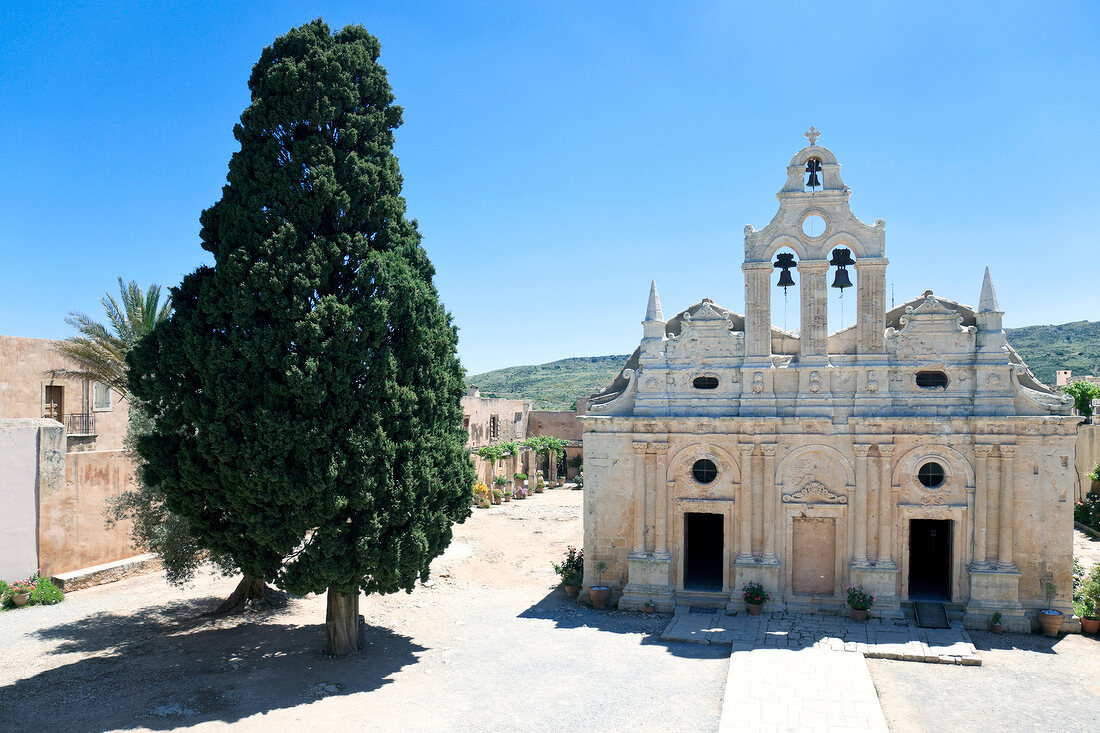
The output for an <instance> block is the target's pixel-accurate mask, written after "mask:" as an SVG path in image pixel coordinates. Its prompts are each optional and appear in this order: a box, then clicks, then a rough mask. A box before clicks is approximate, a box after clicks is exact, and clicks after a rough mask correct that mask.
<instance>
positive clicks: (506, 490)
mask: <svg viewBox="0 0 1100 733" xmlns="http://www.w3.org/2000/svg"><path fill="white" fill-rule="evenodd" d="M511 500H512V490H511V489H509V488H508V487H507V486H505V487H504V501H505V502H509V501H511Z"/></svg>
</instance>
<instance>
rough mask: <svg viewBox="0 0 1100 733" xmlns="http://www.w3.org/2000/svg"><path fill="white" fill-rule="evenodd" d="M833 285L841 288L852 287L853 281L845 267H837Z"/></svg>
mask: <svg viewBox="0 0 1100 733" xmlns="http://www.w3.org/2000/svg"><path fill="white" fill-rule="evenodd" d="M833 287H834V288H840V289H841V290H844V288H850V287H852V281H851V280H850V279H848V271H847V270H845V269H844V268H843V267H838V268H837V270H836V277H835V278H833Z"/></svg>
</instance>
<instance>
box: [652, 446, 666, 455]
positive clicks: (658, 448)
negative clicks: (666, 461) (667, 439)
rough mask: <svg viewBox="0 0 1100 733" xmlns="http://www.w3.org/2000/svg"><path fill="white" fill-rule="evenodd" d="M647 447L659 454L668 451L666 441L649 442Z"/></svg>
mask: <svg viewBox="0 0 1100 733" xmlns="http://www.w3.org/2000/svg"><path fill="white" fill-rule="evenodd" d="M649 447H650V448H652V449H653V451H654V452H655V453H656V454H657V455H659V456H663V455H664V454H665V453H668V443H650V444H649Z"/></svg>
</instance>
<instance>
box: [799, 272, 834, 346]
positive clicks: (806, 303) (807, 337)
mask: <svg viewBox="0 0 1100 733" xmlns="http://www.w3.org/2000/svg"><path fill="white" fill-rule="evenodd" d="M828 273H829V263H828V262H827V261H826V260H802V261H801V262H799V263H798V274H799V278H800V280H801V281H802V282H801V283H799V291H798V293H799V302H800V305H801V308H802V331H801V338H800V339H799V341H800V344H801V351H800V354H801V356H802V358H806V357H825V356H828V354H829V315H828V314H829V289H828V287H827V285H828V283H826V280H827V275H828Z"/></svg>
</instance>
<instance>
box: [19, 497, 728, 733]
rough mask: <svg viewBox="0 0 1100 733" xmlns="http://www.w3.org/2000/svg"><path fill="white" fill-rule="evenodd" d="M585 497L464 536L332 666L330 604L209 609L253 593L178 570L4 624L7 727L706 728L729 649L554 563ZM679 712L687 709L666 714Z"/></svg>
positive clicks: (525, 508)
mask: <svg viewBox="0 0 1100 733" xmlns="http://www.w3.org/2000/svg"><path fill="white" fill-rule="evenodd" d="M581 494H582V492H580V491H568V490H555V491H549V492H547V493H545V494H541V495H538V496H535V497H532V498H530V499H527V500H525V501H522V502H512V503H511V504H504V505H500V506H497V507H493V508H492V509H489V510H475V512H474V516H473V517H471V519H470V520H468V521H467V522H466V523H465V524H463V525H460V526H458V527H457V528H456V533H455V534H456V537H455V541H454V543H453V544H452V545H451V547H450V548H449V549H448V551H447V552H446V553H445V554H444V555H443V556H442V557H440V558H438V559H437V560H436V562H435V563H433V566H432V570H433V577H432V580H431V581H429V584H428V585H427V586H426V587H422V588H418V589H417V590H416V591H415V592H414V593H412V594H411V595H408V594H404V593H400V594H396V595H390V596H371V597H367V598H364V599H363V600H362V601H361V605H360V610H361V612H362V613H363V615H364V616H365V617H366V621H367V627H366V630H365V632H364V643H365V651H364V652H363V653H362V654H360V655H358V656H354V657H351V658H348V659H325V658H324V657H322V656H321V654H320V649H321V647H322V644H323V641H324V639H323V635H324V627H323V624H324V613H325V600H324V598H323V597H314V596H310V597H306V598H302V599H294V600H292V601H291V602H290V604H289V606H288V607H287V608H286V609H282V610H279V611H273V612H267V613H262V614H256V613H250V614H243V615H238V616H232V617H227V618H216V617H211V616H208V615H205V614H206V612H208V611H210V610H211V609H212V608H213V607H214V606H216V605H217V603H218V602H219V600H220V599H221V598H223V597H224V596H226V595H227V594H228V593H229V592H230V591H231V590H232V588H233V586H234V585H235V582H236V580H235V579H223V578H213V577H205V578H202V579H200V580H199V581H197V582H196V583H195V584H194V585H193V586H192V587H190V588H188V589H185V590H180V589H175V588H172V587H171V586H168V585H167V584H166V583H165V582H164V579H163V575H162V574H153V575H146V576H141V577H137V578H130V579H127V580H123V581H120V582H118V583H112V584H109V585H104V586H100V587H98V588H91V589H88V590H84V591H77V592H75V593H72V594H71V595H70V596H69V598H68V599H67V600H66V601H65V602H64V603H62V604H60V605H57V606H50V607H35V608H30V609H24V610H20V611H12V612H8V613H2V614H0V643H2V645H3V647H2V648H3V653H2V654H0V720H4V721H8V722H9V723H10V722H11V721H15V720H19V721H20V724H19V726H18V728H19V729H21V730H34V729H40V728H49V729H53V730H63V731H103V730H168V729H176V728H181V729H188V730H191V729H193V730H196V731H206V730H219V729H224V728H227V727H234V728H236V729H240V730H275V731H281V730H295V731H298V730H301V729H303V727H305V728H306V729H310V730H316V729H321V730H323V729H325V728H326V727H332V726H337V725H339V726H344V727H347V726H351V728H350V729H354V730H372V731H391V730H402V731H409V730H415V731H437V730H439V731H442V730H447V731H485V730H502V731H513V730H514V731H561V730H588V729H593V728H598V729H602V730H605V731H618V730H655V731H665V730H667V731H681V730H682V731H708V730H716V729H717V726H718V719H719V716H720V713H721V710H720V707H721V700H722V692H723V688H724V683H725V678H726V670H727V668H728V664H729V660H728V654H729V650H728V648H726V647H722V646H710V647H708V646H697V645H691V644H676V643H665V642H661V641H660V640H659V638H658V636H659V634H660V631H661V629H662V628H663V627H664V625H665V624H666V623H667V620H668V617H667V616H661V615H655V616H647V615H644V614H636V613H625V612H619V611H609V612H598V611H593V610H591V609H588V608H584V607H580V606H577V605H576V604H575V603H574V602H572V601H571V600H569V599H567V598H566V597H565V594H564V593H563V591H562V590H561V589H560V587H558V585H557V582H556V581H557V576H555V575H554V573H553V569H552V568H551V563H552V562H553V561H554V560H559V559H560V558H561V556H562V555H563V554H564V551H565V546H566V545H567V544H574V545H580V544H581V539H582V530H581V520H580V504H581ZM669 699H675V700H676V701H677V704H676V705H668V704H667V701H668V700H669Z"/></svg>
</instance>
